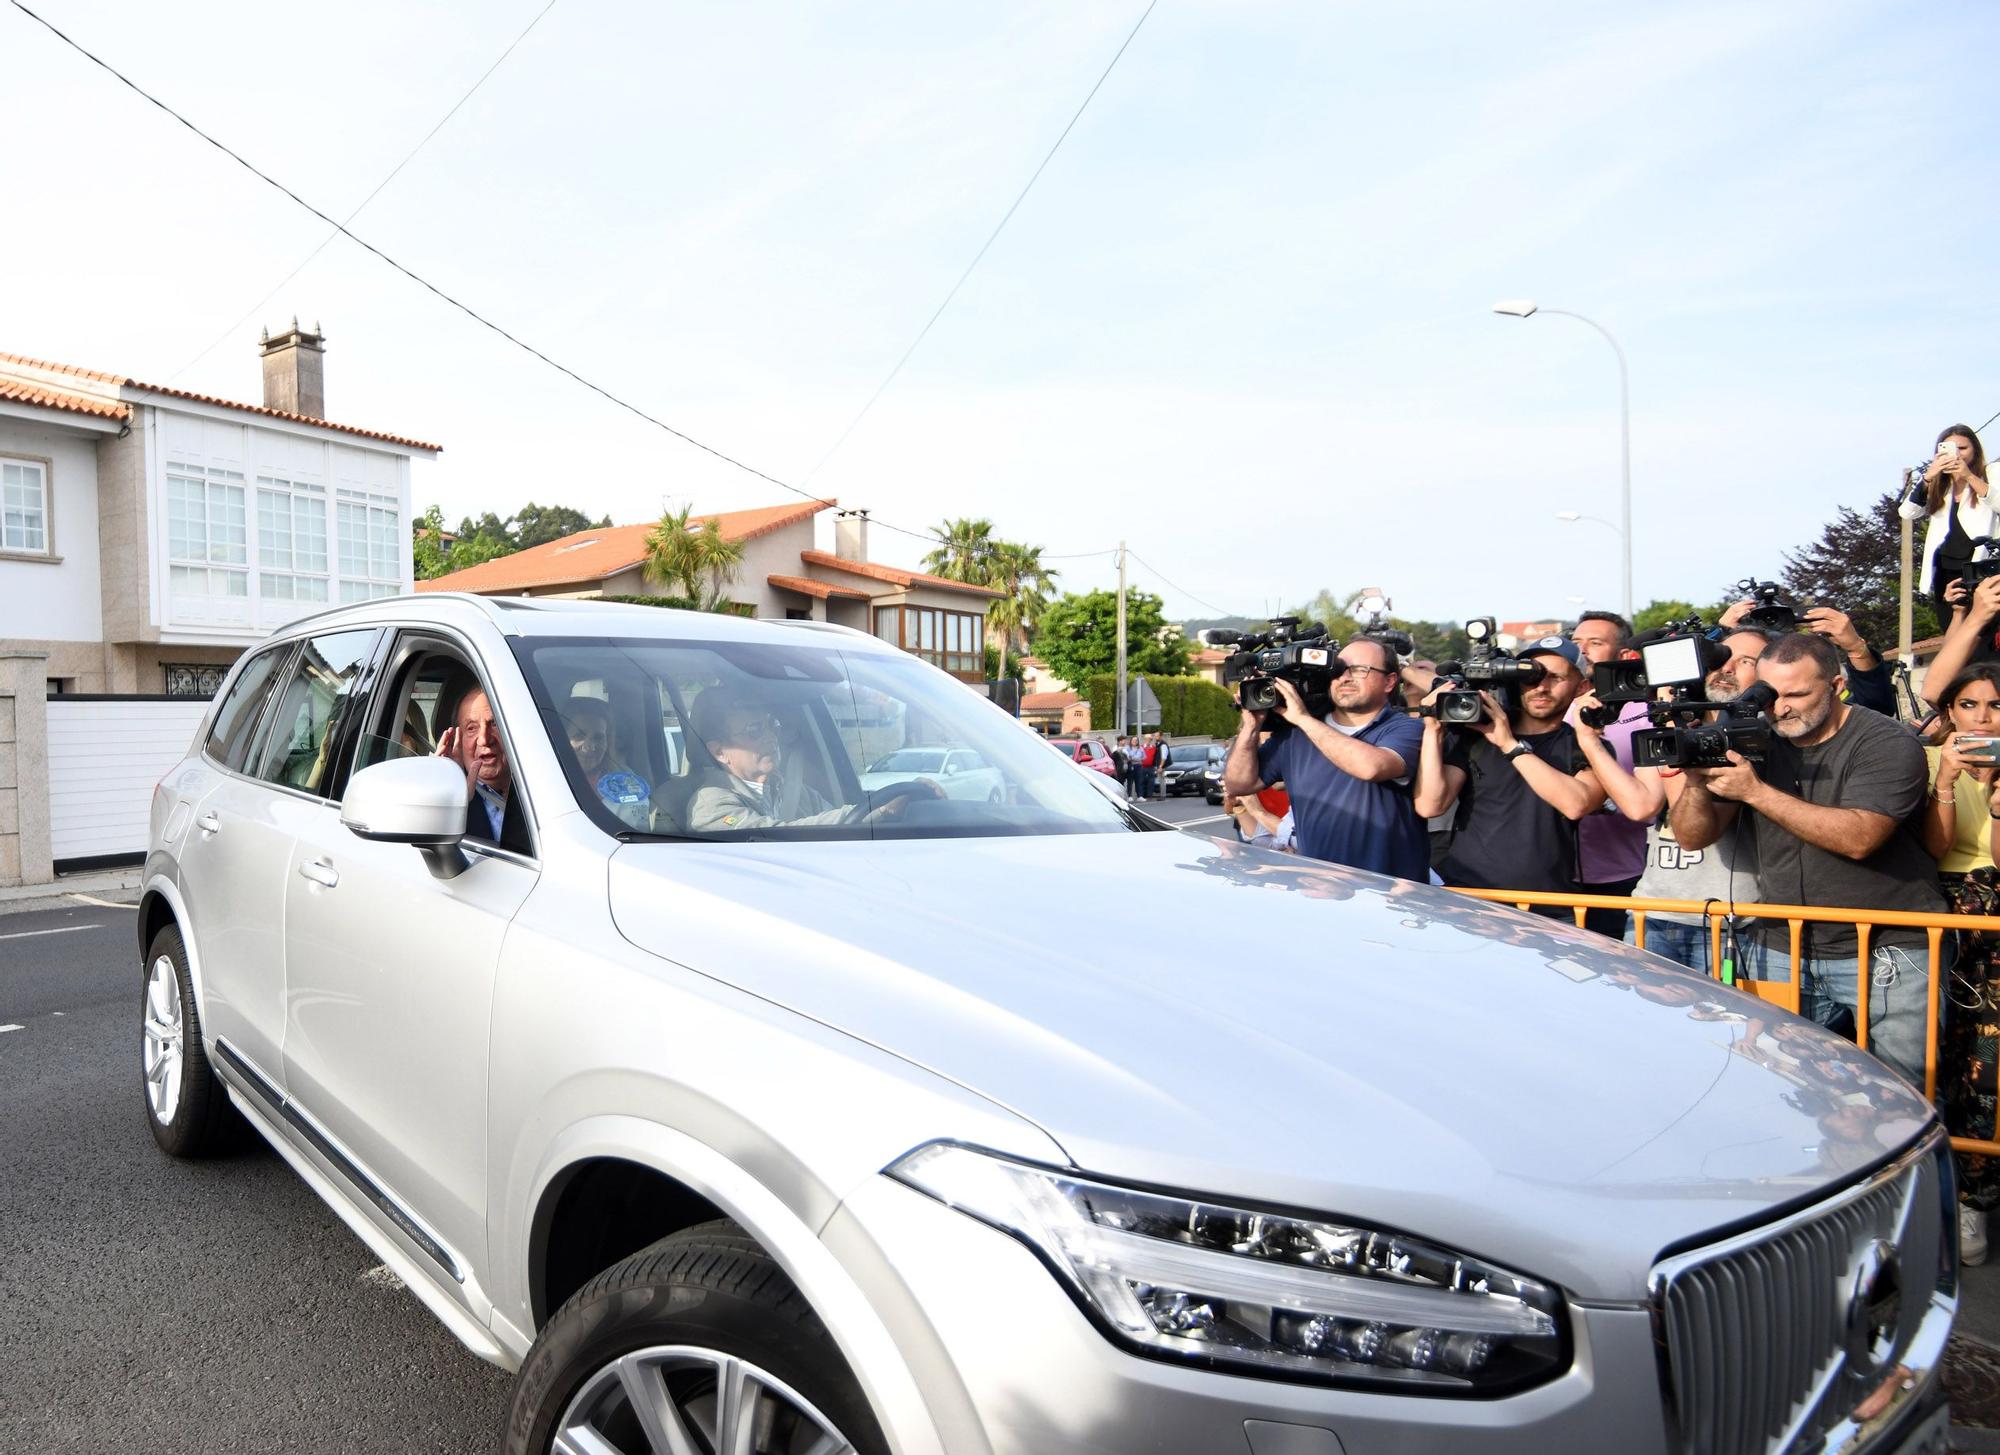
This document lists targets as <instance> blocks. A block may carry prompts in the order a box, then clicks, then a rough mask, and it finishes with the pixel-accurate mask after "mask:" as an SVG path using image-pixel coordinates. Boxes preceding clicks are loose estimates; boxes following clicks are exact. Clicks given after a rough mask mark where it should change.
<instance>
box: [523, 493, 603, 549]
mask: <svg viewBox="0 0 2000 1455" xmlns="http://www.w3.org/2000/svg"><path fill="white" fill-rule="evenodd" d="M509 524H510V525H511V526H512V527H513V531H512V534H513V537H514V545H515V548H516V549H517V550H523V551H525V550H528V549H529V548H530V547H533V546H545V545H547V544H548V543H549V542H550V541H559V540H561V539H562V538H563V537H564V536H573V535H575V534H576V533H577V532H578V531H585V530H608V529H610V526H611V517H610V516H608V515H607V516H605V517H604V519H602V520H592V519H591V518H590V517H589V516H587V515H585V514H584V513H583V512H582V511H580V510H576V509H573V508H571V507H570V506H567V505H537V504H535V502H534V501H532V500H530V501H529V502H528V503H527V504H526V505H524V506H522V507H521V508H520V509H519V510H517V511H515V512H514V518H513V520H512V521H510V522H509Z"/></svg>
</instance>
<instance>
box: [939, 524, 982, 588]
mask: <svg viewBox="0 0 2000 1455" xmlns="http://www.w3.org/2000/svg"><path fill="white" fill-rule="evenodd" d="M934 533H935V534H936V535H937V537H938V540H939V545H938V546H937V548H936V549H935V550H933V551H931V552H929V553H928V554H927V555H925V557H924V569H925V570H926V571H928V572H930V573H931V575H933V576H942V577H944V578H945V579H946V580H948V581H963V582H965V583H966V584H967V585H968V586H985V585H988V584H990V582H989V577H990V576H991V573H992V554H993V544H994V542H993V522H992V521H990V520H972V519H964V520H947V521H945V522H944V523H943V524H942V525H940V526H938V527H937V528H936V530H935V532H934Z"/></svg>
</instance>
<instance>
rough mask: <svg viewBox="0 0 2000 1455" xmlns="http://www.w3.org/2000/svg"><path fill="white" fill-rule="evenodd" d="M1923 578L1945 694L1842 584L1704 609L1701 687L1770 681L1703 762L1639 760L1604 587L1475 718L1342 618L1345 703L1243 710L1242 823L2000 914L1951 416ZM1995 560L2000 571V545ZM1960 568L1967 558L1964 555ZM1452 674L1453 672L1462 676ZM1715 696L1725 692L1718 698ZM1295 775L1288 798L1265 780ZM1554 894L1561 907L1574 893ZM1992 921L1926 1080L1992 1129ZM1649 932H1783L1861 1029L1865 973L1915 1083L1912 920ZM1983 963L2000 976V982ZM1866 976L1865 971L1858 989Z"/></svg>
mask: <svg viewBox="0 0 2000 1455" xmlns="http://www.w3.org/2000/svg"><path fill="white" fill-rule="evenodd" d="M1923 475H1924V484H1925V494H1924V495H1923V497H1922V498H1921V501H1920V502H1919V503H1918V504H1917V505H1916V506H1915V508H1914V511H1913V513H1917V514H1922V515H1926V516H1928V518H1929V525H1928V527H1927V529H1926V532H1925V550H1924V571H1925V576H1924V585H1925V587H1926V588H1927V589H1928V590H1929V591H1930V592H1931V594H1932V595H1933V598H1934V599H1935V600H1936V602H1937V604H1938V607H1939V611H1940V619H1941V620H1948V621H1949V622H1950V627H1949V630H1948V631H1947V632H1946V634H1945V638H1944V642H1943V645H1942V647H1941V649H1940V650H1939V652H1938V654H1937V656H1936V658H1935V659H1934V660H1933V662H1932V664H1931V666H1930V669H1929V672H1928V674H1927V676H1926V678H1925V691H1924V697H1925V699H1926V700H1927V702H1928V704H1929V705H1930V706H1931V707H1932V708H1933V709H1934V711H1932V712H1930V713H1928V714H1919V720H1918V721H1915V722H1906V721H1904V720H1903V718H1902V717H1901V716H1900V715H1899V714H1898V711H1897V696H1896V692H1895V689H1894V684H1893V681H1892V678H1891V672H1890V669H1889V666H1888V664H1887V663H1885V662H1884V661H1883V660H1882V658H1881V657H1880V655H1879V654H1878V653H1877V652H1876V651H1875V650H1874V648H1873V647H1872V646H1871V644H1870V643H1868V642H1867V641H1866V640H1865V639H1864V638H1863V636H1862V635H1861V633H1860V632H1859V631H1858V630H1856V628H1855V626H1854V623H1853V621H1852V619H1851V618H1850V617H1849V616H1848V615H1847V614H1846V613H1845V612H1843V611H1841V610H1838V609H1836V608H1834V607H1832V606H1828V605H1818V606H1813V607H1810V608H1808V609H1805V610H1803V611H1800V612H1798V613H1797V621H1796V625H1795V627H1794V629H1792V630H1787V631H1773V630H1770V629H1768V628H1766V627H1763V626H1757V625H1752V624H1751V622H1752V620H1754V619H1757V618H1756V613H1757V608H1758V606H1759V603H1758V602H1756V601H1754V600H1745V601H1742V602H1739V603H1737V604H1736V605H1734V606H1732V607H1731V608H1729V609H1728V610H1727V611H1725V612H1723V613H1722V614H1721V616H1720V618H1719V620H1717V621H1716V622H1714V623H1713V624H1711V625H1707V626H1705V628H1704V633H1703V635H1704V636H1705V637H1706V639H1707V644H1706V646H1705V648H1704V664H1705V669H1706V679H1705V681H1704V682H1703V683H1702V686H1703V688H1704V689H1705V691H1704V693H1703V700H1705V701H1707V702H1709V703H1715V704H1723V703H1728V702H1731V701H1733V700H1735V699H1737V698H1739V697H1741V696H1742V695H1743V694H1744V693H1746V692H1748V691H1750V689H1751V688H1753V687H1756V686H1757V685H1758V684H1762V687H1763V691H1762V692H1761V693H1760V694H1759V701H1760V702H1761V701H1763V700H1768V701H1769V706H1768V707H1767V708H1766V709H1765V710H1764V713H1763V717H1764V719H1765V720H1766V721H1767V722H1768V730H1769V742H1768V747H1767V749H1766V750H1765V751H1764V752H1763V753H1761V754H1760V755H1759V754H1753V755H1751V756H1749V757H1746V755H1745V754H1743V753H1739V752H1734V751H1731V752H1730V753H1729V754H1728V755H1727V759H1726V761H1724V762H1722V763H1721V764H1720V765H1718V766H1713V767H1688V768H1685V769H1676V768H1670V767H1656V766H1648V765H1640V764H1635V762H1634V757H1633V739H1634V736H1635V734H1637V733H1639V732H1641V731H1644V730H1646V729H1648V728H1649V727H1651V726H1653V718H1652V712H1651V710H1650V708H1649V704H1648V703H1646V702H1630V703H1626V704H1623V705H1622V706H1620V705H1618V704H1616V703H1614V704H1611V705H1609V706H1607V705H1606V704H1604V703H1601V702H1600V701H1599V700H1598V699H1597V697H1596V695H1595V692H1594V690H1593V671H1594V669H1595V668H1596V667H1598V666H1599V665H1600V664H1604V663H1610V662H1614V661H1617V660H1620V659H1622V658H1627V657H1636V656H1637V655H1639V651H1638V649H1639V648H1640V647H1642V646H1643V645H1644V642H1643V640H1639V639H1635V637H1634V633H1633V631H1632V628H1631V625H1630V624H1629V623H1628V622H1627V621H1625V620H1624V619H1623V618H1622V617H1620V616H1618V615H1617V614H1615V613H1612V612H1608V611H1586V612H1584V613H1583V614H1582V616H1581V618H1580V619H1579V620H1578V622H1577V624H1576V626H1575V627H1574V628H1573V629H1572V630H1571V631H1570V632H1569V633H1568V634H1567V635H1556V636H1545V637H1542V638H1540V639H1539V640H1535V641H1530V642H1527V643H1525V644H1523V645H1520V646H1519V647H1518V648H1517V649H1516V651H1515V652H1514V656H1515V657H1517V658H1519V659H1522V660H1526V661H1532V662H1534V663H1536V664H1537V665H1538V666H1539V667H1540V668H1541V669H1542V670H1541V672H1540V674H1539V677H1538V680H1535V681H1532V682H1528V683H1525V684H1523V685H1521V686H1519V687H1515V688H1511V689H1507V690H1503V691H1492V690H1487V691H1482V692H1481V693H1480V704H1481V706H1482V707H1483V713H1482V714H1481V715H1480V717H1479V718H1478V720H1477V721H1473V722H1467V723H1462V724H1447V723H1446V722H1445V721H1444V720H1443V719H1442V718H1441V716H1439V715H1438V714H1437V713H1436V711H1435V710H1434V705H1435V703H1436V700H1437V698H1438V695H1439V692H1440V691H1441V690H1442V686H1441V684H1440V683H1439V682H1438V681H1437V679H1436V674H1435V664H1432V663H1428V662H1423V661H1399V660H1398V658H1397V656H1396V654H1395V653H1394V651H1393V649H1392V648H1391V647H1390V646H1389V645H1388V644H1386V643H1385V642H1383V641H1381V640H1380V639H1378V638H1374V637H1366V636H1364V637H1362V638H1359V639H1357V640H1354V641H1350V642H1348V643H1347V644H1346V645H1345V646H1343V647H1342V648H1341V650H1340V653H1339V664H1340V670H1339V674H1338V675H1337V676H1336V677H1335V679H1334V683H1333V688H1332V703H1331V707H1330V710H1327V711H1325V712H1323V713H1318V714H1315V713H1314V712H1311V711H1309V710H1308V709H1307V707H1306V705H1305V702H1304V700H1303V698H1302V696H1301V694H1300V692H1299V691H1298V689H1297V688H1296V687H1295V686H1294V685H1293V684H1292V683H1290V682H1285V681H1282V680H1280V681H1279V682H1278V691H1279V693H1280V697H1281V700H1280V702H1279V705H1278V706H1277V707H1276V708H1275V709H1273V710H1272V711H1270V712H1253V711H1248V710H1245V711H1243V712H1242V715H1241V722H1240V725H1239V728H1238V731H1237V734H1236V738H1235V741H1234V742H1233V743H1232V745H1231V747H1230V750H1229V756H1228V760H1227V763H1226V766H1225V769H1224V775H1223V787H1224V790H1225V793H1226V795H1227V798H1226V807H1227V808H1228V810H1229V811H1230V812H1231V814H1232V815H1233V816H1235V817H1236V818H1237V821H1238V827H1239V831H1240V832H1241V833H1242V835H1243V837H1244V838H1245V839H1249V840H1253V841H1255V842H1260V843H1268V844H1271V845H1273V846H1276V847H1286V848H1289V849H1290V850H1291V851H1292V852H1294V853H1296V854H1298V855H1300V856H1302V857H1307V858H1313V859H1320V860H1325V861H1327V862H1331V863H1336V864H1345V865H1351V866H1354V867H1357V868H1363V869H1370V870H1374V871H1377V872H1380V873H1384V874H1390V875H1395V876H1398V877H1400V878H1405V879H1417V880H1422V879H1426V878H1427V879H1429V880H1430V881H1431V882H1433V883H1438V884H1444V885H1451V886H1457V887H1468V888H1481V889H1507V890H1517V891H1530V892H1532V891H1546V892H1550V893H1554V894H1563V895H1603V896H1610V897H1637V898H1640V899H1667V900H1681V901H1693V902H1696V903H1700V904H1704V905H1706V904H1719V905H1721V906H1724V907H1733V906H1735V905H1739V904H1755V903H1759V902H1762V903H1767V904H1786V905H1800V906H1807V907H1812V908H1824V909H1840V910H1856V911H1862V912H1867V911H1918V912H1933V913H1937V912H1944V911H1946V910H1947V909H1948V908H1955V909H1957V910H1959V911H1961V912H1968V913H1982V914H1985V913H1993V912H1994V911H1995V910H1996V908H2000V873H1997V872H1996V869H1995V864H1994V857H1993V826H1994V821H1995V819H1997V818H2000V575H1992V576H1988V575H1987V574H1986V572H1985V571H1983V570H1981V568H1980V567H1981V563H1982V562H1983V561H1984V559H1985V558H1986V556H1987V554H1988V549H1989V548H1988V546H1987V544H1986V537H1988V536H1989V535H1991V534H1992V532H1993V530H1994V528H1995V510H1994V502H1993V501H1992V499H1991V498H1990V496H1989V494H1988V489H1987V479H1986V462H1985V453H1984V450H1983V448H1982V447H1981V445H1980V442H1979V439H1978V436H1977V435H1976V434H1975V433H1974V432H1973V431H1972V430H1971V429H1969V428H1967V427H1966V426H1963V425H1953V426H1951V427H1949V428H1947V429H1946V430H1945V431H1943V432H1942V433H1941V434H1940V435H1939V437H1938V448H1937V453H1936V456H1935V458H1934V459H1933V460H1932V461H1930V462H1929V464H1928V465H1927V467H1926V469H1925V470H1924V472H1923ZM1992 569H1995V570H2000V563H1996V565H1995V567H1994V568H1992ZM1968 578H1969V579H1968ZM1453 685H1457V686H1458V687H1459V689H1460V690H1463V684H1443V686H1453ZM1707 711H1709V716H1710V717H1711V718H1714V717H1719V716H1720V715H1721V713H1722V710H1721V709H1716V710H1707ZM1277 785H1282V786H1283V788H1284V789H1285V790H1286V791H1287V792H1288V794H1289V797H1290V813H1289V815H1288V816H1287V818H1285V819H1284V820H1282V821H1278V822H1266V820H1267V819H1268V818H1269V815H1268V814H1266V813H1264V812H1263V811H1262V810H1261V809H1260V808H1259V807H1258V806H1255V800H1254V797H1253V795H1256V794H1258V793H1259V792H1260V791H1264V790H1268V789H1270V788H1272V787H1274V786H1277ZM1538 912H1540V913H1546V914H1549V915H1551V916H1554V917H1559V918H1561V919H1564V920H1568V919H1569V917H1570V914H1571V912H1572V911H1571V910H1570V908H1568V907H1564V906H1556V905H1551V906H1547V907H1545V908H1544V909H1542V910H1539V911H1538ZM1585 926H1586V928H1588V929H1593V930H1596V931H1598V932H1600V933H1602V934H1604V935H1607V936H1610V937H1613V938H1622V939H1625V940H1628V941H1633V942H1637V941H1639V940H1640V939H1641V931H1640V928H1639V925H1638V924H1637V922H1636V920H1635V919H1634V917H1633V916H1631V915H1629V914H1628V913H1627V912H1626V911H1625V910H1624V909H1623V908H1593V909H1591V910H1589V911H1588V913H1587V915H1586V919H1585ZM1996 936H2000V931H1996V935H1992V936H1990V935H1987V934H1983V933H1982V934H1977V935H1966V936H1947V937H1946V939H1945V942H1944V947H1943V950H1942V952H1941V957H1940V959H1939V961H1938V964H1939V973H1940V974H1941V975H1943V976H1944V977H1945V983H1944V984H1943V985H1941V986H1940V987H1939V989H1940V991H1941V994H1940V996H1939V1004H1940V1006H1941V1008H1942V1012H1943V1018H1944V1026H1943V1028H1942V1041H1941V1045H1942V1048H1943V1051H1942V1055H1941V1058H1940V1064H1939V1079H1938V1092H1939V1098H1940V1100H1941V1102H1942V1103H1943V1104H1944V1107H1945V1110H1946V1115H1947V1120H1948V1122H1949V1123H1950V1124H1951V1126H1952V1130H1953V1131H1954V1132H1955V1133H1957V1134H1960V1135H1964V1136H1971V1137H1978V1138H1982V1139H1989V1138H1992V1137H1993V1136H1994V1131H1995V1103H1996V1073H1995V1062H1996V1047H2000V1011H1996V1008H1995V1003H2000V964H1996V958H2000V949H1996V945H2000V939H1996ZM1643 942H1644V945H1645V948H1647V949H1649V950H1651V951H1653V952H1654V953H1656V954H1661V955H1665V956H1667V957H1668V958H1670V959H1673V960H1676V961H1678V962H1680V963H1682V964H1684V965H1687V966H1689V967H1690V968H1693V969H1696V970H1701V971H1705V972H1708V973H1710V974H1714V975H1717V976H1718V977H1719V978H1721V979H1723V980H1725V981H1734V980H1736V979H1739V978H1740V979H1750V980H1756V979H1764V978H1771V977H1777V978H1783V977H1784V976H1785V975H1786V974H1787V973H1788V967H1790V966H1791V965H1792V963H1793V958H1794V956H1796V960H1797V969H1798V972H1799V983H1800V987H1801V996H1802V1005H1803V1009H1804V1011H1805V1013H1806V1014H1807V1015H1808V1016H1810V1017H1811V1018H1812V1019H1814V1020H1816V1021H1818V1022H1819V1023H1820V1024H1822V1025H1824V1026H1827V1027H1829V1028H1830V1029H1833V1030H1835V1031H1836V1032H1839V1033H1842V1034H1845V1035H1847V1036H1849V1037H1853V1036H1854V1035H1855V1034H1856V1032H1857V1021H1858V1018H1859V1016H1860V1015H1861V1013H1862V1011H1861V1005H1862V1002H1861V997H1862V995H1863V994H1865V995H1866V996H1867V1001H1866V1007H1867V1009H1866V1016H1867V1027H1868V1040H1869V1049H1870V1050H1871V1051H1873V1052H1874V1054H1875V1055H1876V1056H1877V1057H1878V1058H1880V1059H1881V1060H1882V1061H1883V1062H1885V1063H1887V1064H1888V1065H1889V1066H1890V1067H1891V1068H1893V1069H1894V1070H1896V1071H1898V1072H1900V1073H1901V1074H1902V1075H1903V1076H1905V1077H1906V1078H1908V1079H1909V1080H1911V1081H1912V1082H1913V1083H1914V1084H1916V1085H1918V1086H1922V1085H1923V1084H1924V1073H1925V1056H1926V1047H1927V1042H1928V1040H1929V1038H1930V1035H1931V1033H1932V1031H1933V1027H1932V1025H1931V1022H1930V1018H1929V1005H1930V968H1929V964H1930V959H1929V955H1928V943H1927V932H1926V931H1925V930H1923V929H1921V928H1915V929H1909V928H1897V927H1889V926H1883V927H1878V928H1876V929H1875V930H1874V931H1873V932H1872V933H1871V934H1870V935H1869V936H1868V938H1867V940H1866V951H1865V963H1864V952H1863V948H1862V941H1861V939H1860V937H1859V936H1858V934H1857V931H1856V929H1855V927H1854V926H1853V925H1850V924H1841V923H1833V922H1826V923H1806V924H1804V925H1803V926H1802V927H1801V929H1800V931H1799V933H1798V934H1797V938H1796V941H1795V940H1794V931H1793V929H1792V926H1791V924H1790V923H1789V922H1788V921H1785V920H1766V921H1762V922H1759V921H1756V920H1751V919H1746V918H1744V917H1741V916H1738V915H1736V914H1734V913H1733V912H1732V913H1729V914H1727V915H1725V916H1722V917H1720V918H1719V920H1718V921H1717V923H1716V925H1715V928H1714V929H1711V923H1710V920H1709V918H1708V917H1707V916H1706V915H1703V914H1695V913H1673V912H1653V913H1648V914H1647V915H1646V916H1645V923H1644V930H1643ZM1989 984H1991V985H1992V986H1993V990H1992V992H1991V993H1990V995H1989ZM1863 987H1866V988H1865V990H1864V988H1863ZM1961 1161H1962V1168H1961V1180H1962V1184H1963V1185H1962V1192H1963V1197H1964V1202H1963V1206H1962V1210H1961V1211H1962V1217H1961V1223H1962V1241H1963V1244H1964V1247H1965V1252H1966V1256H1967V1258H1968V1260H1971V1261H1976V1260H1977V1259H1979V1258H1982V1257H1983V1256H1984V1248H1985V1236H1984V1221H1983V1219H1984V1211H1985V1210H1986V1209H1988V1208H1991V1207H1993V1206H1995V1205H2000V1167H1995V1166H1993V1165H1992V1162H1991V1160H1990V1159H1983V1158H1966V1159H1961Z"/></svg>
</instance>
